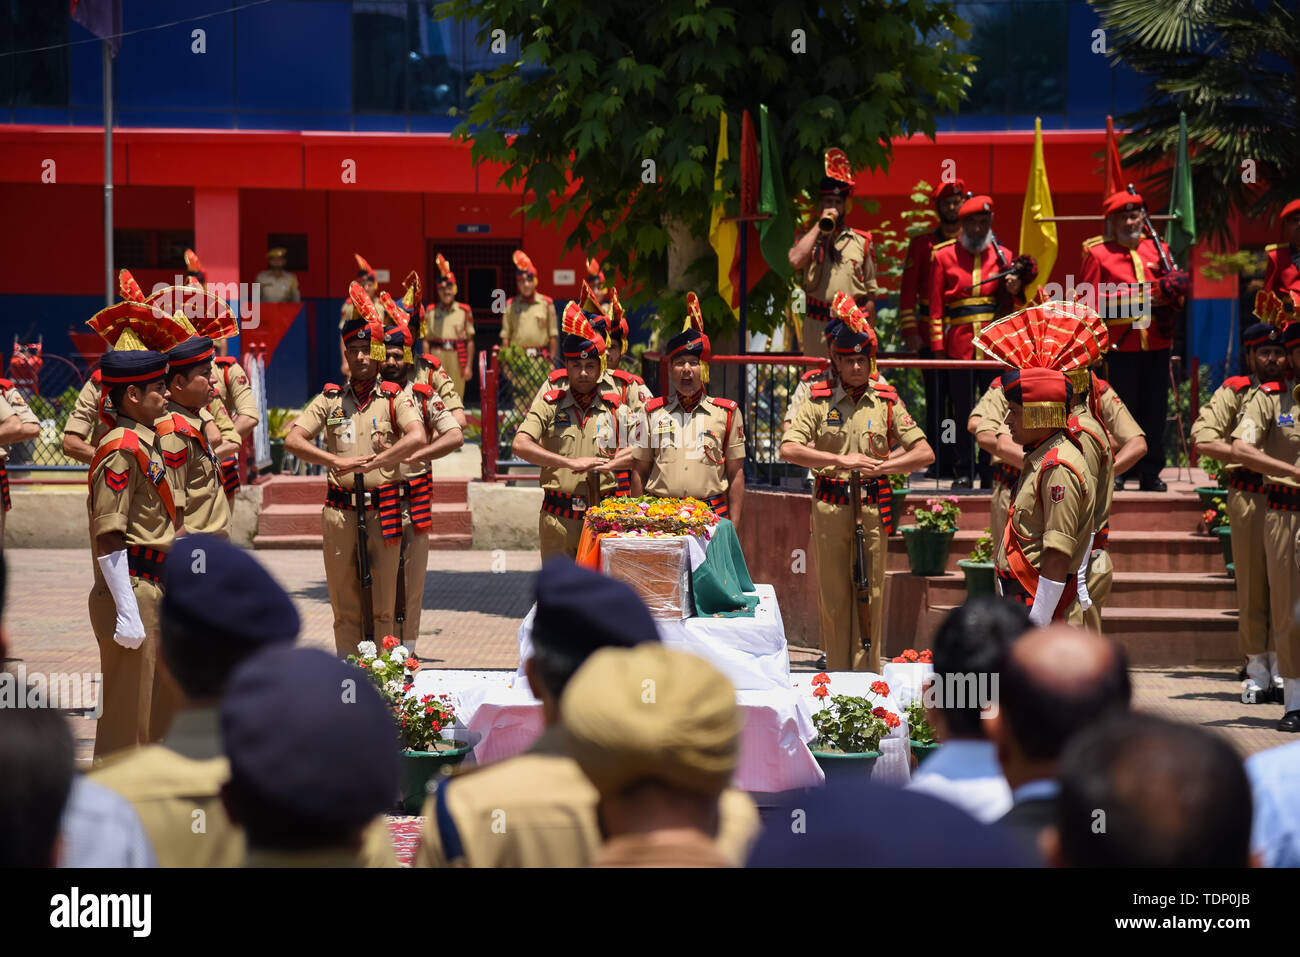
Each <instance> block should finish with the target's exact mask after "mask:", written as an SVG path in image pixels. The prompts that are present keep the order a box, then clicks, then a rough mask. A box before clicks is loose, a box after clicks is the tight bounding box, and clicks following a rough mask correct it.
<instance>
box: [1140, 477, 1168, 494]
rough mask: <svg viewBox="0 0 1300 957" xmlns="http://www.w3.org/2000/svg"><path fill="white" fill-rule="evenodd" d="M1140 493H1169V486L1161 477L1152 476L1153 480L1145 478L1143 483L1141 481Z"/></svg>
mask: <svg viewBox="0 0 1300 957" xmlns="http://www.w3.org/2000/svg"><path fill="white" fill-rule="evenodd" d="M1138 491H1139V492H1167V491H1169V486H1168V485H1166V484H1165V480H1164V479H1162V478H1161V477H1160V476H1159V475H1156V476H1152V477H1151V478H1144V479H1142V480H1141V481H1139V482H1138Z"/></svg>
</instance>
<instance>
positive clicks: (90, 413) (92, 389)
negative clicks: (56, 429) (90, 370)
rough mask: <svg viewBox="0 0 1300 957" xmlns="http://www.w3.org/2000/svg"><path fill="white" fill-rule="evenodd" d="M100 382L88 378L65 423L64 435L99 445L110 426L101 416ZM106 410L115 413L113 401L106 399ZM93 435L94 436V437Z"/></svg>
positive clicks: (110, 413)
mask: <svg viewBox="0 0 1300 957" xmlns="http://www.w3.org/2000/svg"><path fill="white" fill-rule="evenodd" d="M99 395H100V392H99V383H98V382H96V381H95V380H94V379H87V380H86V384H85V385H83V386H82V387H81V391H80V392H78V393H77V402H76V404H75V405H74V406H73V407H72V412H71V413H70V414H69V415H68V420H67V421H66V422H65V423H64V424H63V434H64V435H75V436H76V437H77V438H79V439H81V440H82V441H83V442H89V443H90V444H91V445H98V444H99V440H100V439H101V438H102V437H103V435H104V433H105V432H107V431H108V427H107V426H106V425H104V423H103V421H102V420H101V419H100V418H99ZM104 408H105V411H106V412H107V413H108V414H109V415H112V414H113V403H112V402H108V401H107V400H106V401H105V406H104ZM92 436H93V438H92Z"/></svg>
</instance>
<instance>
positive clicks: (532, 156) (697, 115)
mask: <svg viewBox="0 0 1300 957" xmlns="http://www.w3.org/2000/svg"><path fill="white" fill-rule="evenodd" d="M439 14H440V15H441V16H447V17H453V18H456V19H458V20H473V21H475V22H476V23H477V24H478V25H479V26H480V31H479V34H478V41H479V42H480V43H481V44H483V46H484V48H489V47H490V45H491V42H492V39H493V36H494V31H497V30H502V31H504V32H505V36H506V37H508V38H518V39H519V50H520V52H519V56H518V59H514V58H511V61H510V62H503V63H502V64H501V65H500V66H499V67H497V68H496V69H494V70H492V71H491V72H490V73H487V74H479V75H477V76H476V77H475V78H474V81H473V83H472V84H471V87H470V91H471V94H472V95H473V96H474V97H475V101H474V103H473V105H472V106H471V107H470V109H469V111H468V115H467V116H465V117H464V119H463V122H462V123H461V124H460V125H459V126H458V127H457V128H456V130H455V132H454V134H453V135H454V136H456V137H458V138H461V139H464V140H467V141H468V142H470V143H471V145H472V153H473V158H474V160H475V162H490V163H493V164H499V165H500V166H501V167H503V168H504V171H503V173H502V177H501V181H502V183H503V184H504V185H507V186H510V187H513V188H522V189H523V190H524V200H523V212H524V214H525V215H526V216H527V217H528V218H530V219H533V220H536V221H538V222H541V223H550V224H555V225H557V226H563V225H564V224H565V223H566V221H569V220H568V218H569V217H573V219H572V228H571V230H570V231H569V232H568V233H567V235H566V239H565V242H566V248H567V249H572V248H578V249H582V250H583V251H584V252H592V253H595V252H599V254H600V257H601V261H602V262H603V263H604V265H605V268H606V269H607V270H609V269H611V268H612V269H614V270H616V271H617V272H618V273H619V275H620V276H622V277H623V280H624V282H625V284H626V285H627V287H628V295H627V296H625V297H623V298H624V299H625V301H627V303H628V304H629V305H630V306H633V307H635V306H637V305H639V304H642V303H645V302H648V301H655V302H657V303H658V305H659V311H660V314H661V316H662V320H663V322H664V324H665V325H669V324H673V323H680V321H681V317H682V315H683V314H684V311H685V310H684V306H683V304H682V299H681V298H680V297H678V296H672V295H665V293H666V292H667V291H668V290H670V289H683V288H694V289H696V290H697V292H699V293H700V295H701V299H702V300H703V303H702V304H703V307H704V312H705V318H706V321H707V322H708V324H709V326H710V329H711V331H719V330H724V329H727V328H730V327H734V325H735V320H734V318H733V317H732V315H731V313H730V310H729V309H728V308H727V306H726V304H725V303H724V302H723V301H722V299H721V297H719V296H718V295H717V294H716V291H715V282H716V275H717V267H716V263H717V260H716V257H715V256H714V255H713V253H712V250H711V249H710V248H709V247H708V245H707V233H708V225H709V213H710V209H711V207H712V206H713V204H714V203H715V202H716V201H720V200H721V199H722V197H721V196H718V195H716V194H715V193H714V189H713V167H714V158H715V155H716V152H717V144H718V127H719V122H718V120H719V113H720V112H722V111H724V110H725V111H726V112H727V113H728V114H730V116H731V118H732V121H731V122H730V123H729V124H728V125H729V129H730V137H729V140H730V154H731V157H732V158H733V163H732V164H731V168H730V169H729V170H728V171H727V175H726V178H725V181H724V189H723V192H724V193H726V194H728V195H729V196H731V197H733V198H732V199H731V200H730V207H729V208H730V209H731V210H732V211H733V212H734V207H735V200H734V195H735V194H736V193H737V192H738V188H739V171H738V166H739V164H738V163H736V162H734V159H735V158H736V157H737V156H739V152H740V150H739V138H740V128H741V124H740V122H739V119H740V114H741V111H743V110H746V109H748V110H749V111H750V112H751V114H752V116H753V117H754V120H755V122H756V123H757V120H758V108H759V105H760V104H767V106H768V108H769V114H770V117H771V120H772V122H773V123H774V124H775V130H776V136H775V139H776V141H777V143H778V144H779V147H780V150H781V156H780V157H779V163H778V164H777V166H778V169H779V170H780V171H781V173H782V174H783V176H784V178H785V182H786V183H787V194H788V195H791V196H794V195H797V193H798V192H799V190H800V189H801V188H814V189H815V187H816V185H817V183H818V182H819V181H820V178H821V175H822V156H823V152H824V151H825V149H827V148H828V147H830V146H839V147H840V148H842V149H843V150H844V151H845V152H846V153H847V154H848V156H849V159H850V161H851V162H852V163H853V164H854V166H855V168H858V169H863V168H871V169H881V168H887V167H888V165H889V161H890V156H891V145H890V141H891V139H892V138H893V137H896V136H907V135H910V134H914V133H917V134H924V135H926V136H930V137H933V136H934V132H935V121H934V117H935V116H936V115H940V114H950V113H952V112H954V111H955V110H956V108H957V105H958V103H959V101H960V99H961V97H962V95H963V92H964V90H965V88H966V87H967V86H968V84H969V76H968V74H969V72H970V70H971V58H970V57H969V56H967V55H965V54H962V53H960V52H959V51H958V50H957V41H958V39H965V38H966V27H965V24H964V23H963V22H962V21H961V20H960V19H959V18H958V16H957V14H956V11H955V8H954V6H953V5H952V4H951V3H932V2H923V0H906V2H897V0H851V2H849V0H840V2H831V3H829V4H827V3H824V2H822V3H814V2H806V0H805V2H777V0H767V2H754V3H749V4H743V5H735V6H728V5H724V4H718V3H713V2H711V0H665V2H660V3H644V2H632V0H607V2H604V3H587V2H582V0H546V2H543V0H448V2H446V3H444V4H442V5H441V6H440V7H439ZM496 36H497V37H498V38H499V37H500V34H497V35H496ZM622 293H623V290H622V289H620V296H622ZM754 300H755V301H757V302H763V301H765V300H766V301H767V302H768V303H769V304H771V303H775V304H776V305H777V306H778V308H774V309H770V310H769V311H768V312H767V314H766V315H762V314H758V315H753V316H752V319H751V328H753V329H756V330H768V329H771V328H772V327H773V326H774V325H775V324H776V323H777V322H778V321H779V320H780V315H779V307H781V306H784V304H785V301H786V283H785V281H783V280H782V279H781V278H780V277H779V276H777V275H775V274H774V273H768V275H766V276H765V277H764V279H763V281H762V282H761V283H760V284H759V287H758V288H756V289H755V291H754ZM755 312H757V310H755Z"/></svg>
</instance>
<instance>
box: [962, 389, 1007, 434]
mask: <svg viewBox="0 0 1300 957" xmlns="http://www.w3.org/2000/svg"><path fill="white" fill-rule="evenodd" d="M1010 411H1011V403H1010V402H1008V401H1007V394H1006V393H1005V392H1003V391H1002V386H1001V384H998V385H991V386H989V387H988V389H986V390H985V391H984V394H983V395H982V396H980V399H979V401H978V402H976V403H975V408H973V409H971V410H970V415H971V418H973V419H979V420H980V423H979V425H977V426H975V433H976V434H977V435H978V434H979V433H980V432H992V433H993V434H994V435H1010V434H1011V429H1010V428H1009V427H1008V426H1007V413H1008V412H1010ZM962 424H964V423H962Z"/></svg>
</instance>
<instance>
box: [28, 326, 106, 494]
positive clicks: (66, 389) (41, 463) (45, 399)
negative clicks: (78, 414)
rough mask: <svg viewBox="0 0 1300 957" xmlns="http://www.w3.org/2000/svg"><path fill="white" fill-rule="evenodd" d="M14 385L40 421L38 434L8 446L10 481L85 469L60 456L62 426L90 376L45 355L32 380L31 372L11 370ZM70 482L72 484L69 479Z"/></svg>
mask: <svg viewBox="0 0 1300 957" xmlns="http://www.w3.org/2000/svg"><path fill="white" fill-rule="evenodd" d="M10 371H11V372H12V373H13V375H12V378H13V381H14V386H15V387H16V388H17V389H18V391H19V393H20V394H21V395H22V397H23V400H24V401H25V402H26V403H27V407H28V408H29V409H31V411H32V413H33V414H34V415H35V416H36V418H37V419H38V420H39V421H40V424H41V431H40V434H39V435H37V436H36V438H34V439H29V440H28V441H26V442H15V443H14V444H13V445H11V446H9V461H8V468H9V471H10V477H11V480H13V481H15V482H22V480H23V479H22V477H21V476H20V475H17V474H14V473H23V472H44V473H51V472H52V473H58V472H72V471H77V470H84V469H85V468H86V467H85V466H84V465H82V464H81V463H80V462H78V461H77V460H76V459H72V458H69V457H68V456H66V455H64V454H63V427H64V425H65V424H66V423H67V421H68V416H69V415H71V414H72V410H73V407H74V406H76V404H77V395H78V394H79V393H80V392H81V388H82V386H83V385H85V383H86V379H87V378H88V377H89V375H90V371H89V370H88V369H82V368H81V367H79V366H78V365H77V364H76V363H74V362H73V361H72V360H70V359H67V358H64V357H63V356H60V355H55V354H52V353H48V352H47V353H45V354H44V355H42V356H41V357H40V359H39V371H37V372H36V374H35V378H32V377H31V373H30V371H27V370H24V371H23V372H19V370H17V369H15V368H12V367H11V370H10ZM68 481H69V482H71V481H73V480H72V479H68Z"/></svg>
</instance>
